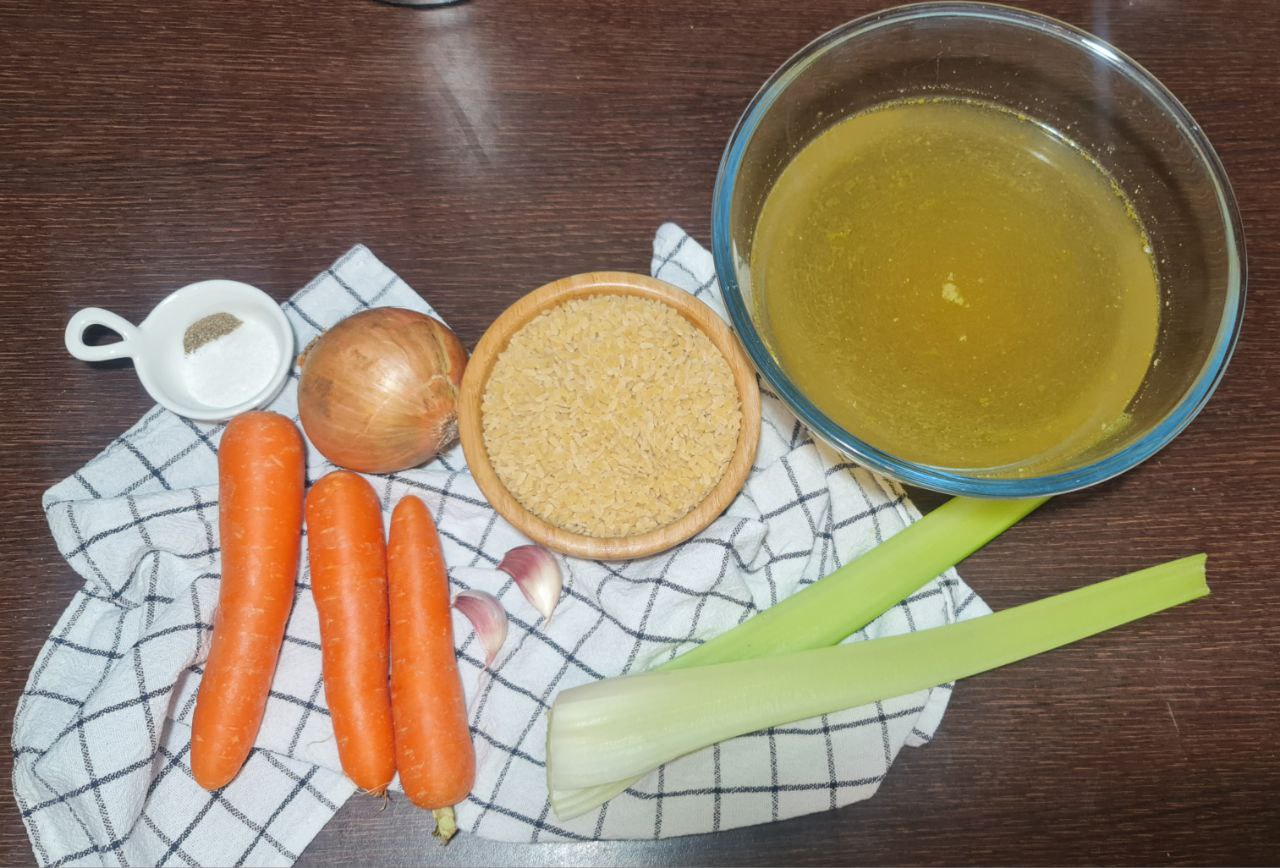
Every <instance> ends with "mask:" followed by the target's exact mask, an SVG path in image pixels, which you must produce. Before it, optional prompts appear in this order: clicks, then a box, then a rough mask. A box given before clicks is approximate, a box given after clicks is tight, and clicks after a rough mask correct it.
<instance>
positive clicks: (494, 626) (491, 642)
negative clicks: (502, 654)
mask: <svg viewBox="0 0 1280 868" xmlns="http://www.w3.org/2000/svg"><path fill="white" fill-rule="evenodd" d="M453 607H454V608H455V609H457V610H458V611H459V612H461V613H462V614H463V616H465V617H466V619H467V620H468V621H470V622H471V626H472V628H473V629H474V630H475V631H476V638H477V639H479V640H480V644H481V645H483V646H484V652H485V656H484V665H485V666H489V665H490V664H491V663H493V660H494V658H495V657H497V656H498V651H500V650H501V649H502V643H503V642H505V641H507V610H506V609H504V608H502V603H500V602H498V598H497V597H495V596H494V595H493V594H490V593H489V592H488V591H459V592H458V595H457V596H456V597H454V598H453Z"/></svg>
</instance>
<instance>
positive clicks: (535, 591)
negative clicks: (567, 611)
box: [498, 545, 564, 621]
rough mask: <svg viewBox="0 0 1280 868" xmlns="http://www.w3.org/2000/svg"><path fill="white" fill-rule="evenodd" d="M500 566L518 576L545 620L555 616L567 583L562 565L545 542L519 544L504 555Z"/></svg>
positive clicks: (531, 602)
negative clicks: (562, 591) (563, 575)
mask: <svg viewBox="0 0 1280 868" xmlns="http://www.w3.org/2000/svg"><path fill="white" fill-rule="evenodd" d="M498 569H500V570H502V571H503V572H504V573H506V574H507V575H509V576H511V578H512V579H514V580H515V583H516V586H517V587H519V588H520V592H521V593H523V594H524V596H525V599H526V600H528V601H529V604H530V605H532V606H533V608H535V609H537V610H538V612H539V613H540V614H541V615H542V617H543V620H544V621H549V620H551V613H552V612H554V611H555V610H556V603H558V602H560V591H561V589H562V588H563V585H564V580H563V579H562V578H561V576H560V565H559V564H557V563H556V559H555V558H553V557H552V556H551V552H549V551H547V550H546V549H544V548H543V547H542V546H534V545H528V546H516V547H515V548H513V549H512V550H511V551H509V552H507V554H506V555H505V556H504V557H503V558H502V563H500V564H498Z"/></svg>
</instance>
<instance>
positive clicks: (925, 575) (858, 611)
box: [551, 497, 1048, 819]
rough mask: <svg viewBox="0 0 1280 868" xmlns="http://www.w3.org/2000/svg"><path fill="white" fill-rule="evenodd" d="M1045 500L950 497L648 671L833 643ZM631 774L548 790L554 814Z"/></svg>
mask: <svg viewBox="0 0 1280 868" xmlns="http://www.w3.org/2000/svg"><path fill="white" fill-rule="evenodd" d="M1047 499H1048V498H1043V497H1042V498H1029V499H1025V500H980V499H976V498H970V497H955V498H952V499H951V500H949V501H947V502H946V503H944V504H943V505H942V506H940V507H938V508H937V509H935V510H934V511H933V512H930V513H929V514H928V515H926V516H924V517H923V518H921V519H920V520H919V521H917V522H915V523H914V524H911V525H909V526H907V527H905V528H903V529H902V530H900V531H898V533H896V534H894V535H893V536H891V537H889V539H887V540H885V541H884V542H882V543H880V544H879V545H878V546H876V547H875V548H873V549H871V550H870V551H868V552H867V553H866V554H864V555H862V557H860V558H857V559H855V560H852V561H850V562H849V563H847V564H845V565H844V566H843V567H841V568H840V569H838V570H836V571H835V572H834V573H832V574H831V575H829V576H826V577H825V578H823V579H822V580H821V581H818V582H815V583H814V584H812V585H810V586H809V587H807V588H805V589H804V590H802V591H799V592H797V593H795V594H793V595H791V596H790V597H788V598H787V599H785V600H782V601H781V602H779V603H778V604H777V605H775V606H772V607H770V608H769V609H766V610H765V611H763V612H761V613H759V614H757V615H755V616H753V617H751V618H750V619H748V620H746V621H744V622H743V623H741V624H739V625H738V626H737V627H734V628H733V629H731V630H728V631H726V632H724V633H722V634H720V635H719V636H716V637H715V638H714V639H711V640H709V641H707V642H705V643H703V644H702V645H699V646H697V647H695V648H692V649H690V650H689V651H686V652H685V653H684V654H681V655H680V656H679V657H677V658H675V659H674V660H670V661H668V662H666V663H664V664H663V665H661V666H658V667H656V669H655V671H665V670H671V669H684V668H686V667H691V666H708V665H713V664H717V663H731V662H734V661H737V660H749V659H752V658H755V657H764V656H768V655H771V654H784V653H787V652H790V651H801V650H805V649H808V648H824V647H826V646H828V645H835V644H836V643H838V642H840V641H841V640H843V639H845V638H846V637H848V636H850V635H851V634H853V633H855V632H857V631H858V630H861V629H862V628H863V627H865V626H866V625H867V624H870V623H871V622H872V621H874V620H875V619H876V618H878V617H879V616H880V615H881V614H883V613H884V612H886V611H887V610H888V609H889V608H890V607H892V606H893V605H894V604H896V603H898V602H899V601H901V600H903V599H905V598H906V597H908V596H910V595H911V594H912V593H913V592H914V591H916V590H917V589H918V588H920V587H921V586H923V585H924V584H925V583H927V582H929V581H930V580H932V579H934V578H936V577H937V576H938V575H940V574H941V573H943V572H945V571H946V570H948V569H950V568H951V567H953V566H955V565H956V564H958V563H960V561H962V560H964V559H965V558H967V557H968V556H969V555H971V554H973V553H974V552H975V551H977V550H978V549H980V548H982V547H983V546H984V545H986V544H987V543H988V542H990V541H991V540H993V539H995V538H996V537H997V536H999V535H1000V534H1001V533H1003V532H1004V531H1006V530H1008V529H1009V528H1010V527H1012V526H1013V525H1014V524H1016V523H1017V522H1019V521H1020V520H1022V519H1023V518H1025V517H1026V516H1027V515H1028V514H1030V513H1031V512H1032V511H1033V510H1034V509H1036V507H1038V506H1040V505H1041V504H1042V503H1044V502H1045V500H1047ZM636 780H638V778H629V779H627V780H620V781H615V782H613V783H610V784H607V785H605V786H600V787H592V788H588V789H583V790H577V791H572V792H570V791H561V790H556V789H552V790H551V805H552V807H553V808H554V809H555V812H556V814H557V815H558V816H559V817H561V818H562V819H571V818H573V817H576V816H578V815H580V814H584V813H586V812H587V811H589V810H591V809H592V808H596V807H599V806H600V805H602V804H604V803H605V802H607V801H609V800H610V799H612V798H613V797H614V796H616V795H618V794H619V793H621V792H622V791H623V790H625V789H626V788H627V787H629V786H631V784H633V783H635V782H636Z"/></svg>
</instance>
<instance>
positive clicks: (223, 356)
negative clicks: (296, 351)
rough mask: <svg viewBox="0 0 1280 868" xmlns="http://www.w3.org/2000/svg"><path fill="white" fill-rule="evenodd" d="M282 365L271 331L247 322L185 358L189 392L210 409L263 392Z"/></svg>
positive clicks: (261, 325)
mask: <svg viewBox="0 0 1280 868" xmlns="http://www.w3.org/2000/svg"><path fill="white" fill-rule="evenodd" d="M279 363H280V349H279V347H278V346H277V344H276V341H275V338H274V335H273V334H272V332H271V330H270V329H269V328H268V327H267V326H265V325H263V324H262V323H260V322H257V321H255V320H253V319H247V320H245V321H244V322H243V323H241V324H240V325H239V326H238V327H237V328H235V329H233V330H231V331H230V332H228V333H227V334H225V335H223V336H221V337H218V338H214V339H213V340H210V341H209V342H208V343H205V344H202V345H201V346H199V347H197V348H196V349H195V350H193V351H192V352H190V353H187V354H186V355H185V356H184V357H183V359H182V365H183V371H182V374H183V379H184V381H185V382H186V386H187V391H188V393H189V394H190V395H191V397H192V398H194V399H195V400H196V401H199V402H200V403H202V404H205V405H206V406H209V407H232V406H235V405H236V404H239V403H241V402H243V401H247V400H249V399H250V398H252V397H253V396H254V395H257V394H258V393H259V392H261V391H262V390H263V389H264V388H265V387H266V385H267V383H269V382H270V381H271V375H272V374H273V373H275V369H276V365H278V364H279Z"/></svg>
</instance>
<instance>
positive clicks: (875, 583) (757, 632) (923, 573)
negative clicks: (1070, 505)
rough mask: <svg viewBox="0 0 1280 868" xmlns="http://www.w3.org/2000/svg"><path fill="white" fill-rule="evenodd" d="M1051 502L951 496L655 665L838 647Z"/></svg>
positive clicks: (676, 665) (669, 666) (707, 662)
mask: <svg viewBox="0 0 1280 868" xmlns="http://www.w3.org/2000/svg"><path fill="white" fill-rule="evenodd" d="M1046 500H1048V498H1047V497H1038V498H1029V499H1025V500H979V499H977V498H972V497H953V498H952V499H951V500H949V501H947V502H946V503H944V504H943V505H942V506H940V507H938V508H937V509H935V510H934V511H933V512H931V513H929V514H928V515H926V516H924V517H923V518H922V519H920V520H919V521H917V522H915V523H914V524H911V525H908V526H907V527H905V528H903V529H902V530H900V531H898V532H897V533H896V534H894V535H893V536H891V537H889V538H888V539H887V540H885V541H884V542H882V543H880V544H879V545H878V546H876V547H875V548H873V549H871V550H870V551H868V552H867V553H866V554H864V555H863V556H862V557H860V558H857V559H855V560H852V561H850V562H849V563H847V564H845V565H844V566H843V567H841V568H840V569H838V570H836V571H835V572H834V573H832V574H831V575H829V576H826V577H825V578H823V579H822V580H821V581H817V582H814V583H813V584H812V585H810V586H809V587H807V588H805V589H804V590H803V591H799V592H797V593H795V594H792V595H791V596H790V597H787V598H786V599H785V600H782V601H780V602H779V603H777V604H776V605H774V606H770V607H769V608H768V609H765V610H764V611H763V612H760V613H759V614H757V615H754V616H752V617H751V618H749V619H747V620H746V621H743V622H742V623H741V624H739V625H738V626H737V627H734V628H733V629H732V630H728V631H726V632H724V633H721V634H720V635H719V636H716V637H715V638H714V639H711V640H709V641H707V642H705V643H703V644H702V645H699V646H697V647H696V648H692V649H690V650H688V651H686V652H685V653H684V654H681V655H680V656H679V657H677V658H675V659H674V660H671V661H669V662H668V663H666V664H664V665H663V666H661V667H658V668H660V669H684V668H685V667H687V666H707V665H711V664H715V663H731V662H734V661H737V660H749V659H751V658H754V657H764V656H767V655H771V654H785V653H786V652H788V651H801V650H804V649H806V648H825V647H826V646H828V645H835V644H836V643H837V642H840V641H841V640H843V639H845V638H846V637H848V636H850V635H852V634H853V633H856V632H857V631H858V630H861V629H862V628H863V627H865V626H866V625H867V624H870V623H871V622H872V621H874V620H875V619H876V618H878V617H879V616H880V615H882V614H883V613H884V612H886V611H888V610H889V609H890V608H891V607H892V606H893V605H894V604H896V603H898V602H900V601H902V600H904V599H906V598H907V597H908V596H910V595H911V593H912V592H914V591H916V590H917V589H919V588H920V587H921V586H922V585H924V584H925V583H926V582H928V581H930V580H931V579H935V578H937V577H938V576H939V575H940V574H942V573H943V572H946V571H947V570H948V569H950V568H951V567H953V566H955V565H956V564H958V563H960V561H962V560H964V559H965V558H967V557H968V556H969V555H971V554H973V553H974V552H975V551H977V550H978V549H980V548H982V547H983V546H984V545H986V544H987V543H989V542H990V541H991V540H993V539H995V538H996V537H997V536H999V535H1000V534H1001V533H1003V532H1004V531H1006V530H1008V529H1009V528H1010V527H1012V526H1013V525H1014V524H1016V523H1018V522H1019V521H1021V520H1022V519H1023V518H1025V517H1026V516H1027V515H1028V514H1030V513H1031V511H1032V510H1034V509H1035V508H1036V507H1038V506H1040V504H1042V503H1044V502H1045V501H1046Z"/></svg>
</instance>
